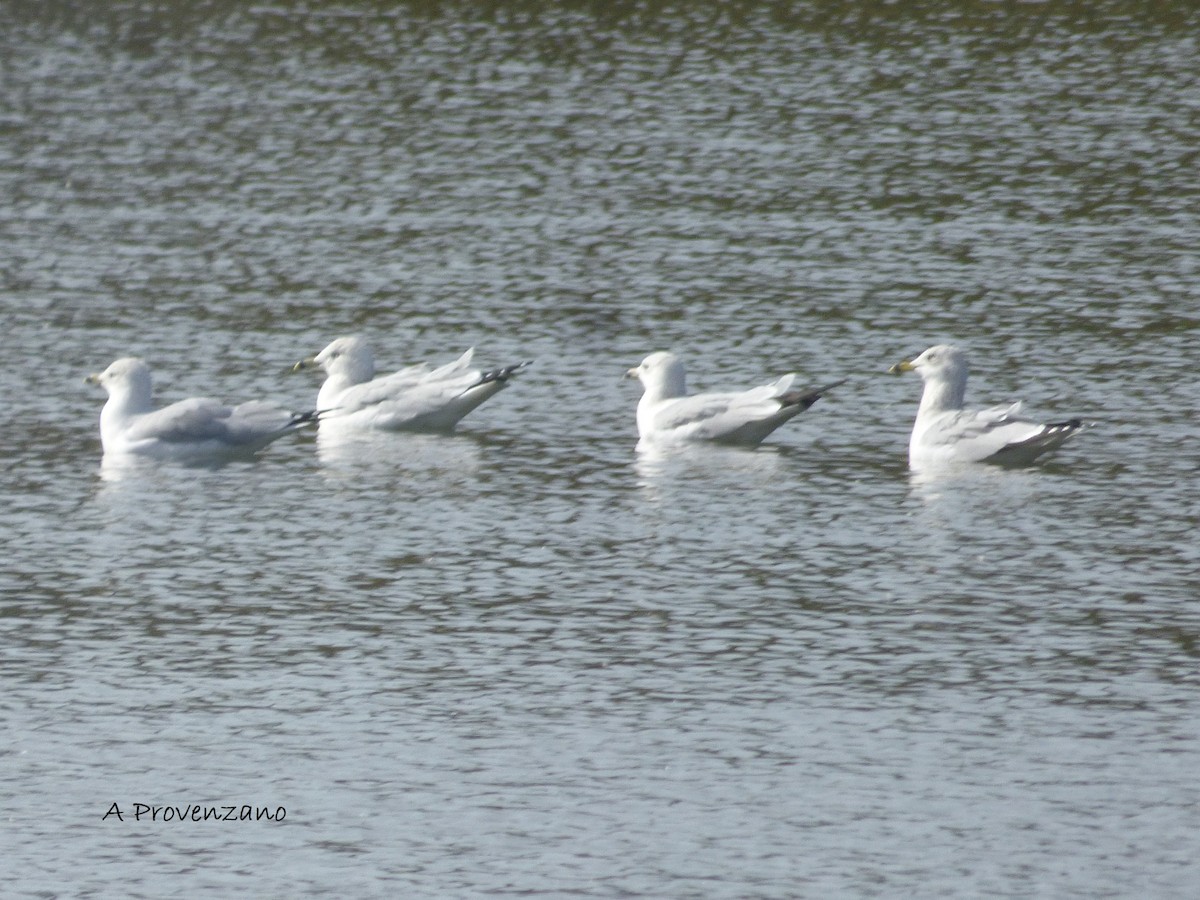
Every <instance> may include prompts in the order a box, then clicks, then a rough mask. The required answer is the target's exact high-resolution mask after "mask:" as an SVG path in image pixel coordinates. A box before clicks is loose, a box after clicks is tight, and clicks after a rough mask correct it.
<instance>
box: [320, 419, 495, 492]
mask: <svg viewBox="0 0 1200 900" xmlns="http://www.w3.org/2000/svg"><path fill="white" fill-rule="evenodd" d="M316 446H317V457H318V459H320V461H321V465H322V467H323V470H324V474H325V476H326V477H327V478H329V479H331V480H333V481H340V480H343V479H346V478H360V477H364V476H367V477H369V476H372V475H378V474H385V475H396V474H403V475H404V477H406V478H413V479H430V480H434V479H438V478H442V477H446V476H450V477H452V478H457V477H460V476H462V475H470V474H473V473H475V472H477V471H478V469H479V467H480V464H481V460H482V459H483V456H484V449H483V447H482V446H481V442H480V440H479V439H478V438H475V437H473V436H472V435H468V434H454V435H443V434H408V433H405V432H380V431H368V432H355V433H345V432H337V431H327V430H326V431H320V432H318V434H317V438H316Z"/></svg>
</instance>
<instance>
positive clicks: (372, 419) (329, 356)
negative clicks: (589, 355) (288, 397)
mask: <svg viewBox="0 0 1200 900" xmlns="http://www.w3.org/2000/svg"><path fill="white" fill-rule="evenodd" d="M474 352H475V351H474V348H471V349H470V350H467V351H466V352H465V353H464V354H463V355H462V356H460V357H459V358H458V359H456V360H455V361H454V362H452V363H449V364H447V365H444V366H441V367H439V368H432V367H430V366H428V365H425V364H420V365H415V366H409V367H408V368H405V369H400V370H399V371H397V372H393V373H392V374H391V375H382V376H380V377H379V378H376V377H375V357H374V354H373V353H372V352H371V348H370V346H369V345H368V344H367V342H366V341H365V340H364V339H363V338H361V337H358V336H351V337H340V338H337V339H336V340H334V341H332V342H331V343H330V344H329V345H328V346H327V347H326V348H325V349H324V350H322V351H321V352H320V353H318V354H317V355H316V356H313V357H309V358H308V359H304V360H301V361H300V362H298V363H296V365H295V367H294V368H295V370H297V371H299V370H301V369H307V368H319V369H322V370H323V371H324V372H325V376H326V377H325V382H324V383H323V384H322V385H321V390H320V391H319V393H318V394H317V409H318V410H319V412H320V415H321V431H322V432H323V433H325V432H336V433H340V434H345V433H350V432H354V431H452V430H453V429H454V427H455V426H456V425H457V424H458V423H459V421H460V420H461V419H462V418H463V417H464V416H465V415H467V413H469V412H471V410H473V409H475V407H477V406H479V404H481V403H483V402H484V401H485V400H487V399H488V398H490V397H493V396H495V395H496V394H497V393H499V392H500V391H501V390H503V389H504V387H505V386H506V385H507V384H508V379H509V378H511V377H512V376H513V375H514V374H516V373H517V372H519V371H520V370H521V369H523V368H525V367H526V366H527V365H529V363H528V362H523V363H518V364H516V365H512V366H505V367H503V368H499V369H492V370H490V371H486V372H485V371H480V370H479V369H473V368H471V358H472V356H473V355H474Z"/></svg>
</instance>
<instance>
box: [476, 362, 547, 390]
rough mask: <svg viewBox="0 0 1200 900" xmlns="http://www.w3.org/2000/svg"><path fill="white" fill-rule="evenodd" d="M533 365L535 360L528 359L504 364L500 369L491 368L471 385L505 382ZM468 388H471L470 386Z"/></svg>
mask: <svg viewBox="0 0 1200 900" xmlns="http://www.w3.org/2000/svg"><path fill="white" fill-rule="evenodd" d="M531 365H533V360H532V359H527V360H525V361H524V362H519V363H517V364H515V365H512V366H502V367H501V368H499V369H489V370H488V371H486V372H484V373H483V374H482V375H480V376H479V380H478V381H476V382H475V383H474V384H473V385H471V387H473V388H477V387H479V386H480V385H481V384H491V383H492V382H493V381H499V382H502V383H503V382H505V381H508V379H510V378H512V377H513V376H514V375H516V374H517V373H518V372H520V371H521V370H522V369H524V368H527V367H529V366H531ZM468 390H470V388H468Z"/></svg>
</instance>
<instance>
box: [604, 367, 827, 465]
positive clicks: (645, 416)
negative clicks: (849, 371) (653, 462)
mask: <svg viewBox="0 0 1200 900" xmlns="http://www.w3.org/2000/svg"><path fill="white" fill-rule="evenodd" d="M625 377H626V378H637V379H638V380H639V381H641V383H642V387H643V389H644V392H643V394H642V399H641V400H639V401H638V407H637V425H638V435H639V437H640V438H641V440H640V441H639V443H638V446H639V447H641V448H645V447H648V446H651V445H654V444H664V443H667V444H670V443H687V442H696V441H709V442H712V443H718V444H735V445H741V446H748V447H753V446H755V445H757V444H759V443H760V442H761V441H762V440H763V438H765V437H766V436H767V435H768V434H770V433H771V432H772V431H774V430H775V429H776V428H778V427H779V426H780V425H782V424H783V423H784V422H786V421H787V420H788V419H790V418H792V416H794V415H796V414H797V413H800V412H803V411H804V410H806V409H808V408H809V407H810V406H812V405H813V404H814V403H816V402H817V400H818V399H819V398H820V397H821V395H822V394H824V393H825V392H826V391H828V390H830V389H831V388H834V387H837V386H838V385H840V384H844V383H845V379H842V380H841V381H835V382H833V383H832V384H827V385H825V386H824V387H819V388H808V389H804V390H795V389H793V387H792V386H793V384H795V381H796V375H795V374H794V373H793V374H789V375H784V376H783V377H782V378H780V379H779V380H778V381H775V382H772V383H770V384H764V385H762V386H761V387H756V388H751V389H750V390H747V391H739V392H736V393H719V394H717V393H709V394H693V395H691V396H688V393H687V387H686V384H685V380H684V369H683V363H682V362H680V360H679V358H678V357H677V356H675V355H674V354H673V353H666V352H662V351H660V352H658V353H651V354H650V355H649V356H647V357H646V358H645V359H644V360H642V362H641V364H640V365H638V366H635V367H634V368H632V369H630V370H629V371H627V372H626V373H625Z"/></svg>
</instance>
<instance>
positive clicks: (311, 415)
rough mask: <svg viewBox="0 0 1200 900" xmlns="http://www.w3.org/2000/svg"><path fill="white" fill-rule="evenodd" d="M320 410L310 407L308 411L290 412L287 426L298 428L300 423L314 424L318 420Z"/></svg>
mask: <svg viewBox="0 0 1200 900" xmlns="http://www.w3.org/2000/svg"><path fill="white" fill-rule="evenodd" d="M320 418H321V412H320V410H316V409H310V410H309V411H308V412H299V413H292V418H291V419H290V420H289V421H288V428H299V427H300V426H302V425H315V424H317V422H318V421H320Z"/></svg>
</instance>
